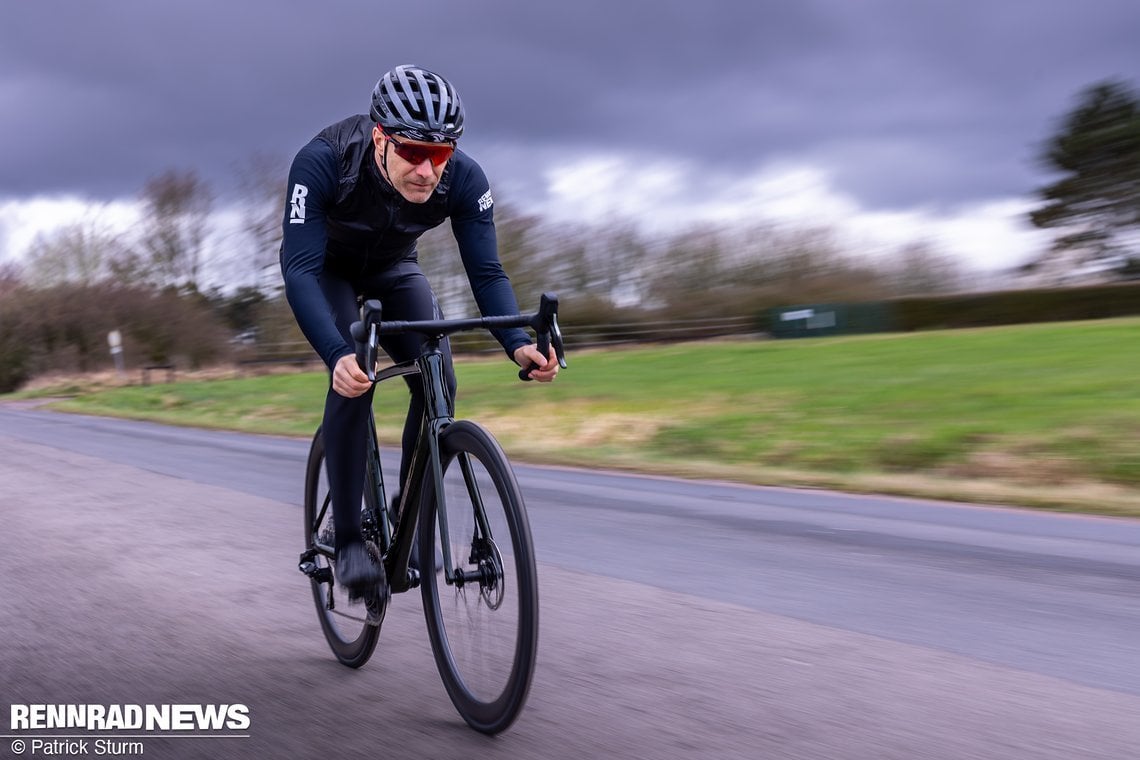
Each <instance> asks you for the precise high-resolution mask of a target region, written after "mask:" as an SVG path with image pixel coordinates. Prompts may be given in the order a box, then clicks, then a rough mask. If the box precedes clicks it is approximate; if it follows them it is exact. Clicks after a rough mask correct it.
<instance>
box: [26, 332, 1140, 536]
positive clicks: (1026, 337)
mask: <svg viewBox="0 0 1140 760" xmlns="http://www.w3.org/2000/svg"><path fill="white" fill-rule="evenodd" d="M1138 339H1140V320H1138V319H1123V320H1105V321H1097V322H1081V323H1057V324H1043V325H1028V326H1017V327H1006V328H987V329H978V330H957V331H945V332H929V333H919V334H901V335H894V334H891V335H872V336H860V337H848V338H832V339H812V340H797V341H733V342H717V343H704V344H699V345H696V344H686V345H674V346H665V347H641V348H626V349H615V350H607V351H592V352H581V353H574V352H573V351H571V354H570V356H569V360H570V362H571V366H570V368H569V369H567V370H565V371H564V372H563V373H562V374H561V375H560V376H559V379H558V381H557V382H556V383H554V384H553V385H547V386H540V385H537V384H533V383H525V384H524V383H519V382H517V381H516V380H514V379H513V378H514V369H513V366H512V365H511V364H510V363H509V362H507V361H506V359H505V358H496V359H493V360H478V361H476V360H468V361H461V362H460V363H459V365H458V367H457V372H458V375H459V387H460V392H459V399H458V402H457V408H458V410H459V416H460V417H467V418H471V419H476V420H479V421H480V422H482V423H484V424H485V425H487V427H489V428H491V429H492V430H493V431H494V432H495V434H496V435H497V436H498V437H499V438H500V440H501V441H502V443H503V444H504V447H505V448H506V449H507V450H508V452H509V453H511V454H512V455H513V456H515V457H517V458H519V459H520V460H528V461H539V462H550V463H564V464H572V465H591V466H595V465H596V466H602V467H612V468H625V469H633V470H639V471H648V472H657V473H670V474H675V475H680V476H704V477H714V478H723V479H732V480H740V481H745V482H752V483H764V484H784V485H797V486H805V485H806V486H816V487H827V488H838V489H843V490H849V491H876V492H884V493H894V494H908V495H919V496H929V497H938V498H955V499H964V500H974V501H986V502H1008V503H1018V504H1026V505H1034V506H1043V507H1053V508H1062V509H1066V508H1067V509H1080V510H1088V511H1098V512H1104V513H1115V514H1129V515H1135V516H1140V387H1138V381H1140V346H1138V345H1137V344H1138V343H1140V340H1138ZM325 383H326V380H325V376H324V374H323V373H307V374H293V375H269V376H263V377H247V378H239V379H226V380H211V381H183V382H178V383H173V384H169V385H152V386H148V387H138V386H135V387H123V388H114V389H107V390H101V391H97V392H91V393H83V392H80V393H78V394H77V395H75V396H74V397H72V398H69V399H66V400H63V401H59V402H56V404H55V406H57V407H58V408H60V409H66V410H71V411H77V412H85V413H91V414H110V415H119V416H127V417H136V418H145V419H154V420H162V421H166V422H173V423H177V424H187V425H203V426H210V427H218V428H229V429H237V430H246V431H256V432H265V433H278V434H286V435H308V434H310V433H311V431H312V429H313V428H314V427H315V426H316V424H317V423H318V421H319V417H320V409H321V405H322V400H323V397H324V393H325ZM388 387H389V388H390V389H391V390H390V391H389V392H388V393H384V394H382V395H381V398H380V401H379V406H378V416H379V417H380V418H381V419H382V420H383V422H381V434H382V436H383V437H384V438H385V439H386V440H388V441H395V440H397V439H398V433H399V428H400V426H401V424H402V420H403V409H405V408H406V391H405V390H404V388H403V387H402V385H390V386H388ZM39 392H40V393H59V392H60V389H59V388H49V389H46V390H41V391H39Z"/></svg>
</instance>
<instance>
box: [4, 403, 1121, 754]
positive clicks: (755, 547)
mask: <svg viewBox="0 0 1140 760" xmlns="http://www.w3.org/2000/svg"><path fill="white" fill-rule="evenodd" d="M306 449H307V444H306V442H303V441H296V440H290V439H283V438H266V437H257V436H244V435H235V434H226V433H216V432H207V431H196V430H182V429H175V428H168V427H162V426H157V425H149V424H142V423H131V422H124V421H115V420H104V419H98V418H84V417H75V416H65V415H56V414H51V413H47V412H42V411H37V410H33V409H27V408H19V407H13V406H10V405H9V406H6V407H2V408H0V518H2V519H3V523H4V525H3V528H2V529H0V536H3V539H2V541H3V543H2V547H3V550H4V552H3V556H4V566H5V570H6V576H7V582H6V583H4V584H3V585H2V586H0V695H2V696H0V702H4V703H6V704H3V705H0V709H3V710H4V712H5V714H6V715H7V716H8V719H7V722H4V721H5V719H4V718H0V733H3V734H4V738H3V739H0V758H4V757H9V756H11V757H16V756H22V757H28V756H41V755H44V754H47V752H46V751H45V750H46V749H50V747H45V745H43V744H40V745H36V748H35V749H36V750H37V751H36V753H34V754H33V752H32V745H31V744H30V742H31V741H32V739H33V738H39V739H40V740H41V741H42V738H43V735H44V734H45V733H55V734H58V733H59V732H39V733H34V732H28V731H21V730H15V728H14V722H13V720H12V715H13V711H12V707H13V706H15V707H17V708H19V707H20V706H22V705H27V704H65V703H66V704H84V703H90V704H102V705H112V704H128V705H130V704H143V705H145V704H155V705H163V704H203V705H214V704H242V705H246V706H247V707H248V708H249V715H250V725H249V727H248V729H247V730H245V731H244V732H242V733H240V734H237V733H234V732H229V734H227V735H217V734H216V733H215V735H211V736H207V737H201V736H190V735H181V736H175V735H172V734H171V733H163V734H161V735H153V734H151V735H145V736H144V737H143V738H141V739H138V740H137V741H138V747H137V748H136V747H135V746H134V745H132V744H130V743H129V742H125V743H124V744H122V745H121V746H119V747H117V749H118V750H120V751H119V755H120V756H122V755H128V754H138V752H135V751H134V750H135V749H145V755H146V756H150V757H179V758H181V757H258V758H262V757H265V758H269V757H284V756H289V757H293V756H298V757H320V756H328V757H357V756H366V755H367V756H385V757H417V758H418V757H458V756H468V755H470V756H479V757H490V758H495V757H511V758H531V757H533V758H580V757H619V758H681V757H701V758H703V757H718V758H719V757H742V758H743V757H747V758H760V757H765V758H768V757H770V758H974V757H977V758H998V757H1000V758H1066V759H1068V758H1100V757H1103V758H1129V757H1137V756H1140V637H1138V636H1137V635H1136V632H1137V631H1138V630H1140V522H1136V521H1128V520H1121V519H1109V518H1093V517H1078V516H1068V515H1057V514H1042V513H1035V512H1029V511H1023V510H1016V509H1008V508H986V507H971V506H960V505H953V504H945V503H935V502H926V501H909V500H902V499H886V498H874V497H854V496H846V495H842V494H835V493H830V492H822V491H795V490H787V489H765V488H753V487H741V486H734V485H729V484H723V483H693V482H684V481H679V480H670V479H659V478H643V477H635V476H625V475H614V474H604V473H597V472H587V471H581V470H569V469H558V468H536V467H522V466H520V467H518V468H517V471H518V474H519V479H520V482H521V483H522V486H523V489H524V492H525V493H526V496H527V501H528V506H529V509H530V515H531V521H532V528H533V530H534V534H535V538H536V541H537V544H538V556H539V563H540V564H539V572H540V579H541V595H542V621H541V639H540V650H539V661H538V671H537V675H536V677H535V681H534V684H533V687H532V691H531V696H530V701H529V703H528V705H527V707H526V709H525V710H524V712H523V714H522V716H521V718H520V719H519V721H518V723H516V724H515V726H513V727H512V728H511V729H510V730H509V731H508V732H507V733H505V734H503V735H501V736H499V737H495V738H487V737H483V736H480V735H478V734H475V733H473V732H472V731H470V730H469V729H467V728H466V726H465V725H464V724H463V723H462V721H461V720H460V719H459V718H458V716H457V715H456V713H455V712H454V710H453V708H452V707H451V704H450V702H449V701H448V699H447V697H446V694H445V693H444V691H443V688H442V685H441V684H440V682H439V678H438V676H437V675H436V672H435V668H434V663H433V661H432V657H431V653H430V648H429V646H428V643H427V637H426V631H425V629H424V625H423V622H422V615H421V613H420V606H419V599H418V596H417V595H415V594H405V595H401V596H398V597H396V599H395V600H394V601H393V604H392V607H391V608H390V610H389V614H388V617H387V620H386V621H385V625H384V630H383V632H382V634H381V640H380V646H379V648H378V650H377V653H376V655H375V656H374V658H373V660H372V661H371V662H370V663H369V664H368V665H367V666H365V667H364V668H363V669H361V670H359V671H350V670H348V669H346V668H344V667H342V666H340V665H338V664H337V663H336V662H335V660H333V659H332V657H331V654H330V653H329V652H328V650H327V647H326V645H325V643H324V640H323V638H322V636H321V634H320V630H319V628H318V625H317V621H316V617H315V613H314V611H313V608H312V601H311V597H310V595H309V593H308V588H307V581H306V579H304V577H303V576H301V575H300V574H299V573H297V571H296V557H297V553H298V551H299V544H300V540H301V538H300V537H301V527H300V524H299V523H300V510H299V507H298V503H299V495H300V490H301V481H302V466H303V463H304V458H305V453H306ZM83 736H84V737H85V738H86V740H87V741H88V742H89V744H90V746H89V749H88V754H95V753H96V747H95V745H94V739H95V735H83ZM80 740H81V739H76V740H75V741H80ZM20 741H24V742H27V744H26V745H25V752H24V753H23V754H21V755H16V754H15V753H14V751H13V749H12V743H13V742H20ZM130 741H135V740H134V739H131V740H130ZM105 749H107V748H106V747H105ZM115 749H116V748H115V747H114V746H112V747H110V748H109V750H110V751H108V752H107V754H108V755H113V754H114V750H115ZM57 754H58V753H57Z"/></svg>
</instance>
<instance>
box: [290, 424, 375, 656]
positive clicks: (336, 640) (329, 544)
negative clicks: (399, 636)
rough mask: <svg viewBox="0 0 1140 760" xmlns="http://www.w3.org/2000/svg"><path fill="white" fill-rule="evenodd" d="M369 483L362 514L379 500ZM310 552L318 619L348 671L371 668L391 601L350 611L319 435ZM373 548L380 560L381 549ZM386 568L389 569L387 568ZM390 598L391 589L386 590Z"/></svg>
mask: <svg viewBox="0 0 1140 760" xmlns="http://www.w3.org/2000/svg"><path fill="white" fill-rule="evenodd" d="M370 481H371V476H369V477H368V478H367V479H366V481H365V487H364V501H363V503H362V505H361V509H362V510H365V511H366V512H367V510H368V509H369V508H370V507H371V506H372V505H371V504H370V502H371V501H373V500H374V499H375V488H374V485H373V484H372V483H371V482H370ZM304 511H305V549H306V554H307V555H311V562H312V563H313V567H312V568H311V570H309V572H308V575H309V579H310V581H311V582H312V587H313V601H314V602H315V603H316V606H317V618H318V619H319V620H320V622H321V629H322V630H323V631H324V634H325V639H327V640H328V643H329V647H330V648H331V649H332V651H333V654H334V655H336V658H337V660H339V661H340V662H341V663H343V664H344V665H347V666H348V667H350V668H359V667H360V666H361V665H363V664H364V663H366V662H368V658H369V657H371V656H372V652H373V650H374V649H376V642H377V640H378V639H379V638H380V623H381V622H382V621H383V618H384V610H385V607H386V606H387V601H388V600H387V598H386V597H385V596H382V595H381V592H379V591H378V592H376V593H373V594H371V595H370V596H369V597H367V598H365V600H364V603H363V604H360V603H356V604H353V605H351V606H350V605H349V601H348V592H347V591H346V590H345V589H344V587H343V586H341V585H340V583H339V582H338V579H337V577H336V559H335V547H336V537H335V533H334V528H333V510H332V503H331V500H330V497H329V484H328V475H327V473H326V471H325V446H324V439H323V438H322V437H321V431H320V430H319V429H318V430H317V433H316V435H315V436H313V443H312V445H311V446H310V447H309V463H308V467H307V468H306V472H305V510H304ZM369 548H370V549H371V550H372V551H374V552H375V555H374V556H378V554H379V551H378V549H377V548H376V546H375V544H369ZM381 567H383V564H381ZM383 588H384V593H386V592H387V586H386V584H385V585H384V586H383Z"/></svg>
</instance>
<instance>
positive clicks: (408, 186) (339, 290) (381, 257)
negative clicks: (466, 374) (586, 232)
mask: <svg viewBox="0 0 1140 760" xmlns="http://www.w3.org/2000/svg"><path fill="white" fill-rule="evenodd" d="M462 134H463V104H462V102H461V101H460V99H459V95H458V93H456V91H455V88H454V87H453V86H452V85H451V84H450V83H449V82H448V81H447V80H445V79H444V78H443V77H441V76H439V75H438V74H435V73H433V72H431V71H428V70H427V69H424V68H420V67H418V66H410V65H404V66H397V67H396V68H395V69H393V70H392V71H390V72H388V73H386V74H385V75H384V76H383V77H381V78H380V81H379V82H377V84H376V87H375V88H374V89H373V91H372V107H371V113H370V116H364V115H359V116H351V117H349V118H347V119H344V120H342V121H338V122H337V123H335V124H332V125H330V126H329V127H326V128H325V129H324V130H323V131H321V132H320V133H319V134H318V135H317V136H316V137H315V138H313V140H312V141H310V142H309V143H308V144H307V145H305V146H304V147H303V148H301V150H300V151H299V152H298V153H297V156H296V158H294V160H293V165H292V167H291V169H290V171H289V185H288V189H287V192H286V203H285V218H284V221H283V225H282V226H283V231H284V239H283V242H282V247H281V270H282V274H283V276H284V280H285V294H286V297H287V298H288V301H289V305H290V307H291V308H292V309H293V314H294V315H295V317H296V319H297V323H298V325H300V327H301V331H302V332H303V333H304V334H305V337H306V338H307V339H308V340H309V342H310V343H311V344H312V346H313V348H314V349H315V350H316V351H317V353H318V354H319V355H320V357H321V358H322V359H323V360H324V362H325V364H326V365H327V366H328V368H329V370H330V373H331V379H330V387H329V390H328V394H327V396H326V398H325V409H324V420H323V422H322V427H321V430H322V435H323V437H324V444H325V461H326V465H327V474H328V480H329V491H330V494H331V497H332V508H333V521H334V533H335V540H336V572H337V576H338V580H339V582H340V583H341V584H342V585H343V586H344V587H345V588H346V589H347V590H348V592H349V595H350V597H351V598H353V599H357V600H358V599H360V598H361V597H362V596H363V594H364V593H365V592H366V591H367V590H368V589H369V588H372V587H374V586H375V585H376V584H378V583H379V582H380V581H381V579H382V577H383V576H382V572H381V569H380V568H379V566H377V565H376V564H375V563H374V561H373V558H372V557H371V555H370V554H369V553H368V551H367V550H366V549H365V547H364V543H363V538H362V536H361V530H360V503H361V498H362V495H363V491H364V473H365V453H366V446H365V442H366V436H367V425H368V419H369V410H370V408H371V404H372V390H373V385H372V383H371V382H369V380H368V376H367V375H366V374H365V373H364V371H363V369H362V368H361V367H360V366H359V364H358V363H357V360H356V352H355V349H354V347H353V342H352V338H351V336H350V334H349V326H350V325H351V324H352V322H354V321H356V320H357V319H359V310H358V299H360V298H364V299H373V298H375V299H379V300H380V301H381V303H382V304H383V306H384V317H385V318H386V319H393V320H423V319H436V318H439V317H440V316H442V315H441V314H440V311H439V305H438V303H437V302H436V299H435V294H434V293H433V292H432V289H431V285H430V284H429V283H428V281H427V278H426V277H425V276H424V273H423V271H422V270H421V269H420V266H419V263H418V254H417V250H416V240H417V239H418V238H419V237H420V236H421V235H422V234H423V233H424V232H426V231H427V230H429V229H431V228H433V227H436V226H438V225H439V224H441V223H442V222H443V221H444V220H445V219H448V218H450V219H451V228H452V232H453V234H454V235H455V240H456V243H457V244H458V247H459V254H460V257H461V258H462V260H463V265H464V269H465V270H466V272H467V278H468V281H469V282H470V284H471V289H472V292H473V294H474V296H475V302H476V304H477V305H478V307H479V311H480V312H481V313H482V314H483V316H499V315H506V314H517V313H518V312H519V308H518V302H517V301H516V299H515V294H514V291H513V289H512V287H511V284H510V280H509V279H508V277H507V275H506V273H505V272H504V271H503V267H502V264H501V263H500V262H499V254H498V245H497V242H496V236H495V225H494V220H493V211H492V203H493V202H492V199H491V190H490V187H489V185H488V182H487V178H486V176H485V175H484V173H483V170H482V169H481V168H480V167H479V165H478V164H477V163H476V162H475V161H474V160H473V159H471V158H470V157H469V156H468V155H466V154H465V153H463V152H462V151H459V150H457V149H456V142H457V141H458V139H459V137H460V135H462ZM492 332H493V334H494V335H495V338H496V339H497V340H498V341H499V343H500V344H501V345H502V346H503V348H504V350H505V351H506V352H507V355H508V356H509V357H511V358H512V359H513V360H514V361H515V362H516V363H517V364H519V365H520V366H522V367H532V369H531V370H530V373H529V375H530V377H531V378H532V379H534V380H538V381H540V382H550V381H551V380H553V379H554V377H555V375H557V374H558V368H559V367H558V363H557V361H556V360H555V356H554V351H553V349H551V351H550V355H549V356H545V357H544V356H543V355H542V354H541V353H540V352H539V350H538V348H537V347H536V346H535V345H534V344H533V343H531V341H530V338H529V337H528V336H527V334H526V333H525V332H524V331H523V330H521V329H511V330H496V331H492ZM423 341H424V338H423V336H422V335H418V334H414V333H406V334H401V335H394V336H382V337H381V339H380V345H381V347H382V348H383V349H384V351H385V352H386V353H387V354H388V356H389V357H390V358H391V359H392V360H393V361H395V362H402V361H408V360H411V359H414V358H416V357H417V356H418V355H419V354H420V351H421V348H422V346H423ZM442 351H443V353H444V357H445V360H446V365H447V385H448V393H449V394H450V397H451V399H452V400H453V401H454V398H455V387H456V383H455V372H454V368H453V367H452V363H451V351H450V347H449V345H448V344H447V343H446V341H445V342H444V344H443V345H442ZM408 387H409V388H410V389H411V392H412V397H411V402H410V406H409V409H408V417H407V420H406V422H405V424H404V431H403V457H402V460H401V463H400V480H399V482H400V483H403V482H404V480H405V478H406V476H407V470H408V467H409V465H410V462H409V459H410V452H411V451H412V449H413V448H414V446H415V441H416V436H417V434H418V432H419V427H418V426H419V420H420V417H421V415H422V412H423V407H424V403H425V402H424V398H423V391H422V388H421V387H420V386H419V383H418V382H412V381H411V379H409V382H408Z"/></svg>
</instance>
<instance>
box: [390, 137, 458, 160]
mask: <svg viewBox="0 0 1140 760" xmlns="http://www.w3.org/2000/svg"><path fill="white" fill-rule="evenodd" d="M388 142H390V143H392V150H394V151H396V155H397V156H399V157H400V158H402V159H404V160H405V161H407V162H408V163H409V164H414V165H415V166H419V165H420V164H422V163H423V162H424V161H431V163H432V166H443V165H444V164H445V163H447V159H449V158H451V154H452V153H454V152H455V145H454V144H452V143H438V144H427V145H425V144H424V143H406V142H400V141H398V140H397V139H396V138H395V137H393V136H392V135H388Z"/></svg>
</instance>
